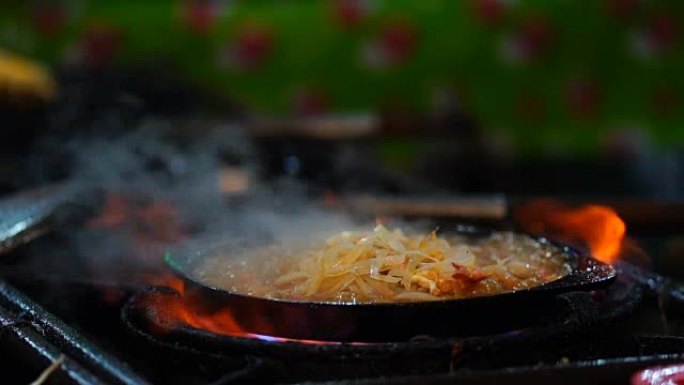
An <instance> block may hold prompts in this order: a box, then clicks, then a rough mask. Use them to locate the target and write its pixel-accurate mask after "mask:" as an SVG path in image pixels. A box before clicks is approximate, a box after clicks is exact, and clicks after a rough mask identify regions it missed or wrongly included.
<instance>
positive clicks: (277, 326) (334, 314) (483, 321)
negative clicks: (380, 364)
mask: <svg viewBox="0 0 684 385" xmlns="http://www.w3.org/2000/svg"><path fill="white" fill-rule="evenodd" d="M452 233H454V234H463V235H468V236H475V237H477V236H485V235H487V234H489V233H491V231H484V230H478V229H473V228H470V227H468V228H465V227H464V228H459V229H458V230H457V231H454V232H452ZM536 239H538V240H539V241H541V242H551V241H549V240H547V239H545V238H541V237H536ZM551 243H553V244H554V245H555V246H557V247H559V248H560V249H561V250H563V252H564V253H565V254H566V255H567V257H568V259H569V260H570V263H571V264H572V265H573V270H572V272H571V273H570V274H568V275H566V276H565V277H563V278H560V279H558V280H556V281H552V282H549V283H547V284H545V285H541V286H538V287H535V288H531V289H525V290H519V291H516V292H511V293H503V294H498V295H492V296H485V297H476V298H465V299H456V300H445V301H430V302H406V303H377V304H336V303H319V302H295V301H285V300H273V299H266V298H260V297H253V296H248V295H244V294H238V293H234V292H230V291H227V290H224V289H219V288H216V287H212V286H210V285H208V284H207V283H204V282H202V281H201V280H200V279H199V278H197V277H196V276H194V274H193V271H194V266H196V263H197V262H198V261H201V260H202V259H203V258H204V257H211V256H213V255H216V254H215V253H217V252H220V251H225V249H224V248H221V247H220V246H215V247H212V248H208V249H205V250H198V249H196V248H195V249H184V250H178V251H175V252H172V253H167V256H166V263H167V265H168V266H169V267H170V268H171V269H172V270H173V272H174V273H175V274H176V275H177V276H179V277H181V278H182V279H183V280H184V281H185V283H186V293H190V294H191V295H193V299H194V300H196V301H199V302H201V305H202V306H205V307H206V308H207V309H210V310H218V309H219V308H226V307H227V308H230V309H231V312H232V314H233V316H234V317H235V320H236V321H237V322H238V323H239V324H240V325H241V326H242V328H243V329H244V330H246V331H248V332H251V333H256V334H265V335H273V336H278V337H287V338H295V339H309V340H333V341H399V340H406V339H409V338H412V337H415V336H419V335H431V336H451V337H458V336H473V335H486V334H493V333H501V332H506V331H511V330H518V329H521V328H524V327H525V326H529V325H532V324H534V323H535V322H538V321H539V320H540V319H542V318H543V317H544V316H545V314H547V311H549V309H553V308H555V306H553V304H554V301H557V300H558V298H557V295H558V294H561V293H566V292H571V291H591V290H595V289H600V288H603V287H606V286H608V285H610V284H611V283H612V282H613V281H614V280H615V278H616V274H617V273H616V271H615V269H614V268H613V267H612V266H610V265H607V264H605V263H602V262H600V261H597V260H596V259H593V258H592V257H590V256H589V255H586V254H583V253H580V252H579V251H578V250H577V249H574V248H572V247H570V246H567V245H562V244H559V243H557V242H551Z"/></svg>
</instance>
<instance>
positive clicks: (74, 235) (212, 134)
mask: <svg viewBox="0 0 684 385" xmlns="http://www.w3.org/2000/svg"><path fill="white" fill-rule="evenodd" d="M178 125H179V123H178V121H175V122H173V123H172V122H167V121H163V120H148V121H146V122H144V123H143V124H141V126H140V127H139V128H138V129H136V130H134V132H132V133H127V134H124V135H120V136H116V137H113V136H101V137H90V138H81V139H72V140H70V141H69V142H68V143H67V144H66V145H65V146H64V150H65V151H66V153H68V154H69V155H70V158H71V159H72V161H71V163H72V166H71V171H70V180H71V182H72V183H74V184H75V185H78V186H79V187H80V190H81V191H82V192H84V193H82V194H81V196H82V197H86V199H83V198H81V199H80V201H79V202H77V203H78V204H80V205H83V206H89V207H90V209H91V210H90V211H91V212H92V215H90V216H89V217H88V218H85V219H84V220H82V221H81V222H80V223H78V224H68V225H67V226H65V227H63V228H62V229H60V230H61V231H60V236H61V237H62V238H63V239H64V240H65V242H66V244H67V245H68V248H69V250H70V251H71V254H72V255H70V256H69V257H68V258H65V259H63V260H62V261H61V262H60V263H54V264H50V265H47V266H46V265H45V264H44V262H36V263H35V264H41V268H40V269H36V270H37V271H40V272H45V270H46V268H47V270H49V273H50V274H54V273H55V272H57V271H58V273H59V274H61V275H62V276H63V277H64V279H66V280H72V279H73V280H79V281H81V280H84V279H87V280H92V281H93V282H103V281H106V282H109V283H115V282H124V281H125V282H126V283H127V284H135V283H138V284H144V283H145V281H146V280H148V278H149V277H150V276H155V275H159V274H162V273H163V272H164V271H167V270H166V266H165V265H164V261H163V255H164V254H165V252H167V251H169V250H179V249H184V250H192V249H196V250H198V251H200V250H206V249H210V248H215V247H219V246H220V247H221V248H222V249H223V250H224V253H223V255H226V252H225V251H228V252H229V253H230V252H233V251H234V252H235V254H240V252H241V250H243V249H244V248H249V247H257V246H262V245H288V244H291V243H293V242H297V243H299V244H301V243H302V242H307V241H310V240H316V239H321V238H322V237H325V236H326V235H330V234H332V233H334V232H337V231H341V230H343V229H350V228H353V227H354V226H355V224H354V223H353V221H352V220H351V219H349V218H347V217H345V216H343V215H341V214H339V213H334V212H331V211H330V210H327V209H326V208H325V207H322V206H321V205H318V204H315V203H312V200H311V199H310V196H309V192H308V189H307V186H305V185H302V184H301V183H299V182H296V181H294V180H291V179H277V180H275V181H271V182H269V183H263V182H261V181H259V170H260V165H259V164H258V162H257V161H256V159H255V156H254V150H253V148H252V147H251V145H250V141H249V140H248V139H247V138H245V137H244V136H243V135H242V133H241V131H240V129H239V127H237V126H234V125H229V124H222V123H211V122H210V123H206V122H196V126H193V123H192V122H187V123H185V126H184V127H180V128H179V127H178ZM189 131H190V133H191V134H190V135H188V134H187V133H188V132H189ZM226 167H229V168H230V169H231V170H233V171H235V172H239V173H241V175H243V176H244V177H245V178H246V180H248V189H247V190H245V191H233V192H226V191H222V188H221V175H222V172H223V171H224V170H225V169H226ZM236 170H237V171H236ZM47 247H50V246H49V245H48V246H47ZM50 253H53V250H45V248H44V247H36V248H35V254H38V255H45V254H50ZM42 260H43V259H42V258H36V259H35V261H42ZM35 264H34V266H33V268H34V269H35V268H36V266H35Z"/></svg>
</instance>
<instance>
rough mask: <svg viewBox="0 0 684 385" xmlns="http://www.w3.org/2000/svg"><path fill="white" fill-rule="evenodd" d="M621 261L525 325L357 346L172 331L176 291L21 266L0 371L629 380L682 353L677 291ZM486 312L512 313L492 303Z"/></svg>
mask: <svg viewBox="0 0 684 385" xmlns="http://www.w3.org/2000/svg"><path fill="white" fill-rule="evenodd" d="M55 238H56V237H50V236H48V237H44V238H41V239H38V240H36V241H34V242H33V243H32V244H30V245H27V246H24V247H22V248H19V249H17V250H15V251H14V252H13V253H12V254H10V255H8V256H7V257H5V260H6V261H8V263H7V265H11V264H12V262H13V261H22V260H23V259H24V256H23V254H32V255H34V258H36V257H35V252H33V251H32V250H50V249H51V248H53V249H54V250H56V251H55V252H54V253H45V252H43V253H42V254H41V255H40V256H39V257H38V258H39V259H38V262H39V263H43V264H44V265H45V266H49V265H50V264H52V263H54V258H63V259H68V258H76V257H75V256H72V257H69V255H70V254H69V253H65V252H64V250H61V251H57V250H59V242H57V241H56V239H55ZM40 258H44V261H42V262H41V261H40ZM34 262H35V261H34ZM74 262H75V263H78V261H77V260H76V261H67V260H63V261H62V263H65V264H67V263H74ZM17 263H19V262H17ZM34 265H35V263H34ZM617 267H618V271H619V278H618V280H617V282H616V283H614V284H613V285H612V286H610V287H608V288H606V289H603V290H597V291H593V292H588V293H585V292H571V293H566V294H562V295H559V296H558V297H557V299H556V302H555V304H554V305H553V307H552V309H550V310H549V311H548V312H546V313H545V316H543V317H540V319H537V320H534V321H533V322H531V323H529V324H527V325H524V326H523V327H520V326H516V327H515V328H511V330H508V331H504V332H501V333H496V334H493V335H480V336H467V337H439V338H438V337H431V336H428V335H419V336H414V337H413V338H409V339H403V340H396V341H385V342H364V341H359V342H351V343H350V342H335V341H308V340H293V339H285V338H278V337H276V336H266V335H254V334H249V333H244V332H242V331H241V330H240V329H239V328H238V327H236V328H235V329H234V330H232V331H231V330H230V328H229V329H228V331H227V332H222V333H220V334H219V333H213V332H211V331H208V330H206V329H202V328H197V327H193V326H191V325H180V326H178V325H172V326H169V320H168V319H165V318H164V317H165V316H164V314H165V312H164V310H165V309H167V308H168V307H169V306H171V305H172V304H173V301H174V300H177V298H178V295H179V293H178V291H176V290H175V289H174V288H173V287H169V286H159V285H140V284H130V285H129V284H121V283H120V282H119V283H102V282H99V283H95V282H90V281H89V280H82V281H79V280H74V279H62V278H60V277H59V276H56V275H53V276H50V277H40V276H39V275H36V276H27V275H22V274H16V275H15V276H14V277H13V278H6V279H5V280H4V281H2V283H0V321H1V324H2V331H1V332H0V333H1V334H0V351H2V352H3V353H4V354H3V357H4V358H3V360H0V368H2V369H4V370H3V373H12V376H13V377H14V379H15V380H16V382H17V383H28V382H30V381H31V380H33V379H35V378H36V377H37V375H38V374H39V373H40V372H41V371H42V370H43V369H45V368H46V367H48V366H49V365H50V364H51V363H52V362H55V361H56V360H58V359H60V358H61V357H63V360H64V361H63V363H62V364H61V365H60V366H59V367H58V368H57V369H56V370H55V371H54V372H53V373H52V374H51V375H50V377H49V382H48V383H65V384H71V383H76V384H91V383H103V384H146V383H164V384H188V383H192V384H231V383H250V382H252V383H264V382H267V383H298V382H305V381H307V382H333V383H350V382H354V383H357V382H359V383H369V384H374V383H397V384H404V383H406V384H409V383H425V382H435V383H466V384H488V383H494V382H496V383H499V384H501V383H503V384H506V383H511V384H513V383H529V384H535V383H558V384H565V383H567V384H570V383H573V384H575V383H577V382H578V381H583V380H586V379H591V380H592V381H593V382H594V383H607V384H609V383H611V384H612V383H616V384H617V383H626V382H628V381H629V378H630V376H632V375H633V374H634V373H635V372H636V371H638V370H639V369H641V368H644V367H649V366H652V365H655V364H665V363H670V362H677V361H681V360H682V359H683V358H684V357H682V353H684V351H683V349H682V346H684V338H683V337H681V334H679V333H678V329H677V328H678V323H679V320H680V316H681V313H682V312H681V309H682V306H681V304H682V302H681V298H682V296H681V292H680V291H678V290H677V289H676V287H672V286H668V285H665V284H663V283H662V282H659V280H661V279H662V277H660V276H657V275H655V274H653V273H650V272H648V271H646V270H643V269H641V268H638V267H635V266H633V265H629V264H627V263H620V264H618V265H617ZM491 316H492V317H503V318H505V317H506V314H498V313H497V309H492V314H491ZM388 322H391V320H388Z"/></svg>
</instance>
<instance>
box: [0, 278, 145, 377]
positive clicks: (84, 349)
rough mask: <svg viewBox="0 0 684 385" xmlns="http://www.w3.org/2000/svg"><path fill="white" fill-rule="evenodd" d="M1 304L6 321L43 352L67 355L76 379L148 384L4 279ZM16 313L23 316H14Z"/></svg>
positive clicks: (52, 356)
mask: <svg viewBox="0 0 684 385" xmlns="http://www.w3.org/2000/svg"><path fill="white" fill-rule="evenodd" d="M0 307H1V309H0V311H1V312H0V318H1V319H2V320H3V324H5V322H7V323H8V324H13V325H15V326H11V327H10V329H12V330H13V332H14V333H15V334H16V335H17V336H19V337H20V338H22V339H24V340H25V341H26V342H27V343H28V344H29V345H31V346H33V347H34V348H35V349H36V351H38V352H39V353H40V354H41V355H42V356H44V357H46V358H48V359H50V360H52V361H54V360H55V359H56V358H57V356H58V355H59V353H60V352H62V353H64V354H65V355H67V359H66V360H65V364H64V365H63V368H64V370H66V371H67V372H68V374H69V376H70V377H72V378H73V379H74V381H75V383H79V384H81V383H83V384H91V383H93V384H97V383H105V384H120V385H144V384H147V382H146V381H145V380H144V379H143V378H141V377H139V376H138V375H137V374H135V373H134V372H133V371H132V370H131V369H129V368H128V367H127V366H126V364H124V363H122V362H121V361H119V360H118V359H116V358H114V357H113V356H110V355H109V354H107V353H105V352H103V351H102V350H101V349H100V348H98V347H97V346H96V345H94V344H93V343H92V342H91V341H89V340H88V339H86V338H84V337H83V336H82V335H81V334H79V333H78V332H76V331H75V330H74V329H72V328H71V327H69V326H68V325H66V324H64V323H63V322H62V321H61V320H59V319H58V318H57V317H55V316H54V315H52V314H51V313H49V312H47V311H46V310H45V309H43V308H42V307H41V306H39V305H37V304H36V303H34V302H33V301H31V300H30V299H29V298H28V297H26V296H25V295H24V294H23V293H21V292H20V291H18V290H17V289H15V288H14V287H12V286H11V285H9V284H7V283H6V282H3V281H0ZM2 309H5V310H2ZM12 313H14V314H18V315H19V316H16V315H15V316H14V317H12V316H11V314H12ZM5 319H6V321H5ZM17 325H18V326H17ZM56 347H59V349H57V348H56ZM76 362H78V364H77V363H76Z"/></svg>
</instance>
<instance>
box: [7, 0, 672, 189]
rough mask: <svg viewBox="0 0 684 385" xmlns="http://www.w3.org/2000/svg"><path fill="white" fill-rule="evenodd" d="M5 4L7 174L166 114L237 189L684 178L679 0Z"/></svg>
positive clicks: (37, 180) (172, 135) (49, 165)
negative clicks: (277, 183)
mask: <svg viewBox="0 0 684 385" xmlns="http://www.w3.org/2000/svg"><path fill="white" fill-rule="evenodd" d="M2 7H3V10H2V12H1V13H0V86H1V87H0V95H1V103H0V116H1V117H2V120H1V122H2V123H1V124H0V127H1V130H2V135H3V140H2V141H0V147H1V148H0V157H1V158H2V159H1V160H0V191H2V192H9V191H12V190H17V189H20V188H23V187H27V186H34V185H38V184H44V183H47V182H53V181H57V180H61V179H64V178H67V177H69V175H70V173H71V172H72V171H73V167H72V158H74V153H76V154H77V153H78V152H79V151H80V150H79V147H78V146H79V145H78V143H82V142H79V140H82V139H83V138H93V137H95V138H110V139H111V138H118V137H121V136H122V135H130V134H131V133H136V132H141V131H142V132H145V131H146V130H149V127H150V124H149V122H150V121H157V122H160V121H163V122H164V125H165V127H166V128H165V129H164V134H163V135H162V136H163V137H164V139H165V140H168V141H169V142H170V143H174V145H175V146H176V147H175V148H179V149H182V148H184V146H187V145H188V143H193V142H197V141H201V140H204V141H206V140H207V138H209V140H210V141H215V142H216V143H221V146H222V150H221V151H220V158H221V161H222V163H223V164H224V166H225V168H226V169H225V170H224V171H223V174H222V177H223V179H222V182H221V183H222V188H224V189H228V190H230V189H233V190H240V189H243V188H246V185H247V181H248V180H250V178H253V179H254V180H264V181H270V180H274V179H278V178H281V177H282V176H288V177H291V178H294V179H298V180H302V181H304V182H305V185H306V186H309V187H308V188H309V189H310V191H313V192H312V194H318V195H319V196H323V197H324V198H326V199H328V201H334V200H335V199H337V197H338V196H339V195H340V194H345V193H348V192H354V193H367V192H373V193H380V194H390V195H391V194H408V195H421V196H427V195H429V196H449V195H450V194H451V195H453V194H484V195H487V196H491V195H493V194H494V195H497V196H498V195H501V194H503V196H506V197H532V196H535V197H536V196H554V197H562V198H566V197H569V198H573V199H574V198H578V197H579V198H582V199H589V200H601V199H612V198H614V197H618V198H625V197H637V198H646V199H651V200H657V201H673V200H678V199H680V198H682V195H683V194H684V152H683V151H682V145H683V144H684V130H683V129H682V124H683V123H684V94H683V92H684V77H683V76H682V75H681V71H682V68H684V49H682V48H684V42H683V37H684V36H683V35H682V34H683V33H684V31H682V22H683V21H684V3H682V2H680V1H675V0H670V1H668V0H598V1H593V2H575V1H562V0H557V1H541V0H464V1H448V0H394V1H388V0H347V1H342V0H330V1H267V0H254V1H244V0H243V1H240V0H233V1H228V0H226V1H219V0H214V1H147V2H140V1H126V0H120V1H78V0H74V1H11V0H10V1H7V0H5V1H3V6H2ZM208 133H211V134H208ZM245 169H249V172H243V171H244V170H245ZM226 170H227V171H226ZM241 170H242V171H241ZM241 172H243V173H241ZM476 196H479V195H476Z"/></svg>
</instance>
